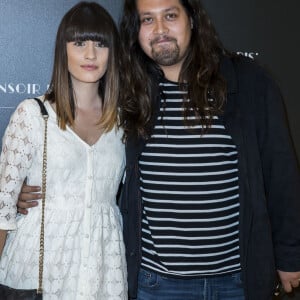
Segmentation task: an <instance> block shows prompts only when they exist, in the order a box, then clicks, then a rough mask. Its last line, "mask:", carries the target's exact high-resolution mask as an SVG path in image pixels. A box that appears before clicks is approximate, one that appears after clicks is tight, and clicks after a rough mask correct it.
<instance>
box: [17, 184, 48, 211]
mask: <svg viewBox="0 0 300 300" xmlns="http://www.w3.org/2000/svg"><path fill="white" fill-rule="evenodd" d="M40 191H41V188H40V187H39V186H30V185H26V184H23V186H22V189H21V192H20V194H19V198H18V203H17V207H18V212H19V213H20V214H23V215H27V214H28V210H27V208H30V207H34V206H37V205H38V204H39V203H38V201H36V200H39V199H41V197H42V194H41V193H39V192H40Z"/></svg>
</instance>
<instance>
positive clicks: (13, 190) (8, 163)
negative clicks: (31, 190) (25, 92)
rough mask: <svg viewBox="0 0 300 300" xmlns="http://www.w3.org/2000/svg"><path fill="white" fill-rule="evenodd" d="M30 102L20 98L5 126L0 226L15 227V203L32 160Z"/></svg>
mask: <svg viewBox="0 0 300 300" xmlns="http://www.w3.org/2000/svg"><path fill="white" fill-rule="evenodd" d="M29 103H30V102H28V100H25V101H23V102H22V103H21V104H20V105H19V106H18V107H17V109H16V110H15V112H14V113H13V115H12V117H11V119H10V122H9V124H8V127H7V128H6V131H5V134H4V137H3V143H2V152H1V157H0V228H1V229H4V230H14V229H16V213H17V210H16V203H17V199H18V195H19V193H20V190H21V186H22V183H23V181H24V179H25V177H26V174H27V170H28V168H29V167H30V165H31V163H32V157H33V155H34V143H33V138H32V132H33V126H32V114H31V113H30V111H29V110H30V106H31V107H32V104H31V105H29Z"/></svg>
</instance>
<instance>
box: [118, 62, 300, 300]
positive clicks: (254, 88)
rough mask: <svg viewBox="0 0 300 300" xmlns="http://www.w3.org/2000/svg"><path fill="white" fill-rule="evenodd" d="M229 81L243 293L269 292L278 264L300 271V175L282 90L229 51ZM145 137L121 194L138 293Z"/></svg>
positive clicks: (263, 298) (131, 143)
mask: <svg viewBox="0 0 300 300" xmlns="http://www.w3.org/2000/svg"><path fill="white" fill-rule="evenodd" d="M220 68H221V72H222V74H223V76H224V78H225V79H226V81H227V88H228V95H227V102H226V106H225V110H224V115H223V116H222V118H223V120H224V125H225V127H226V128H227V130H228V131H229V134H230V135H231V136H232V138H233V140H234V142H235V144H236V146H237V149H238V161H239V185H240V227H239V238H240V255H241V266H242V280H243V283H244V287H245V292H246V299H248V300H268V299H271V296H272V293H273V291H274V287H275V284H276V269H280V270H283V271H300V180H299V179H300V176H299V167H298V163H297V161H296V156H295V153H294V150H293V147H292V143H291V139H290V135H289V132H288V129H287V123H286V118H285V112H284V107H283V103H282V97H281V94H280V91H279V89H278V87H277V86H276V85H275V84H274V82H273V81H272V80H271V78H270V77H269V76H268V75H267V74H266V73H265V72H264V71H263V70H262V69H261V68H260V67H258V66H257V65H256V64H255V63H254V62H251V61H249V60H246V59H244V58H234V59H229V58H224V59H223V60H222V63H221V67H220ZM144 144H145V141H143V140H139V141H136V140H135V139H132V138H129V139H128V141H127V145H126V159H127V168H126V180H125V183H124V186H123V191H122V196H121V200H120V209H121V213H122V216H123V224H124V240H125V244H126V255H127V264H128V283H129V296H130V299H135V298H136V291H137V277H138V271H139V268H140V261H141V215H142V203H141V194H140V190H139V168H138V157H139V154H140V153H141V151H142V149H143V146H144Z"/></svg>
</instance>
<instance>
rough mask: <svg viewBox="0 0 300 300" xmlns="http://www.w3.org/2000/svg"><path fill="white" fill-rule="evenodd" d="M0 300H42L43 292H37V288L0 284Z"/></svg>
mask: <svg viewBox="0 0 300 300" xmlns="http://www.w3.org/2000/svg"><path fill="white" fill-rule="evenodd" d="M0 299H1V300H42V299H43V294H42V293H40V294H38V292H37V290H36V289H34V290H21V289H13V288H10V287H8V286H6V285H2V284H0Z"/></svg>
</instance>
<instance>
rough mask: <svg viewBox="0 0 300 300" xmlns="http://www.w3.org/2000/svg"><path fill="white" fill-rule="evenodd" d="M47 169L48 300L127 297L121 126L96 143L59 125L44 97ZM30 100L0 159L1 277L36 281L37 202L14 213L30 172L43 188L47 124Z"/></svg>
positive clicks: (25, 285)
mask: <svg viewBox="0 0 300 300" xmlns="http://www.w3.org/2000/svg"><path fill="white" fill-rule="evenodd" d="M46 108H47V110H48V113H49V115H50V117H49V121H48V159H47V162H48V167H47V196H46V211H45V261H44V276H43V277H44V299H45V300H50V299H51V300H54V299H57V300H58V299H59V300H68V299H70V300H77V299H82V300H90V299H101V300H117V299H127V273H126V262H125V249H124V244H123V237H122V225H121V216H120V213H119V210H118V207H117V205H116V193H117V190H118V186H119V183H120V180H121V178H122V176H123V172H124V167H125V154H124V145H123V143H122V142H121V136H122V132H121V131H120V130H119V131H117V130H115V129H114V130H112V131H110V132H108V133H105V134H103V135H102V136H101V137H100V139H99V140H98V141H97V142H96V144H94V145H93V146H89V145H88V144H86V143H85V142H84V141H82V140H81V139H80V138H79V137H78V136H77V135H76V134H75V133H74V132H73V131H72V130H71V129H70V128H67V130H65V131H63V130H60V129H59V128H58V126H57V121H56V114H55V112H54V111H53V109H52V108H51V106H50V105H49V103H46ZM43 122H44V121H43V119H42V117H41V113H40V108H39V106H38V104H37V103H36V101H35V100H33V99H27V100H24V101H23V102H22V103H20V105H19V106H18V108H17V109H16V111H15V112H14V114H13V116H12V118H11V120H10V123H9V125H8V128H7V130H6V133H5V136H4V138H3V150H2V153H1V161H0V228H1V229H7V230H9V234H8V238H7V242H6V245H5V248H4V251H3V254H2V257H1V262H0V283H2V284H5V285H8V286H10V287H13V288H21V289H34V288H36V287H37V285H38V255H39V230H40V213H41V211H40V208H41V205H39V206H38V207H35V208H32V209H30V211H29V214H28V216H17V217H16V203H17V197H18V194H19V192H20V189H21V185H22V182H23V180H24V178H25V177H27V179H28V180H27V182H28V184H29V185H39V186H41V178H42V174H41V172H42V151H43V131H44V123H43Z"/></svg>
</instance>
